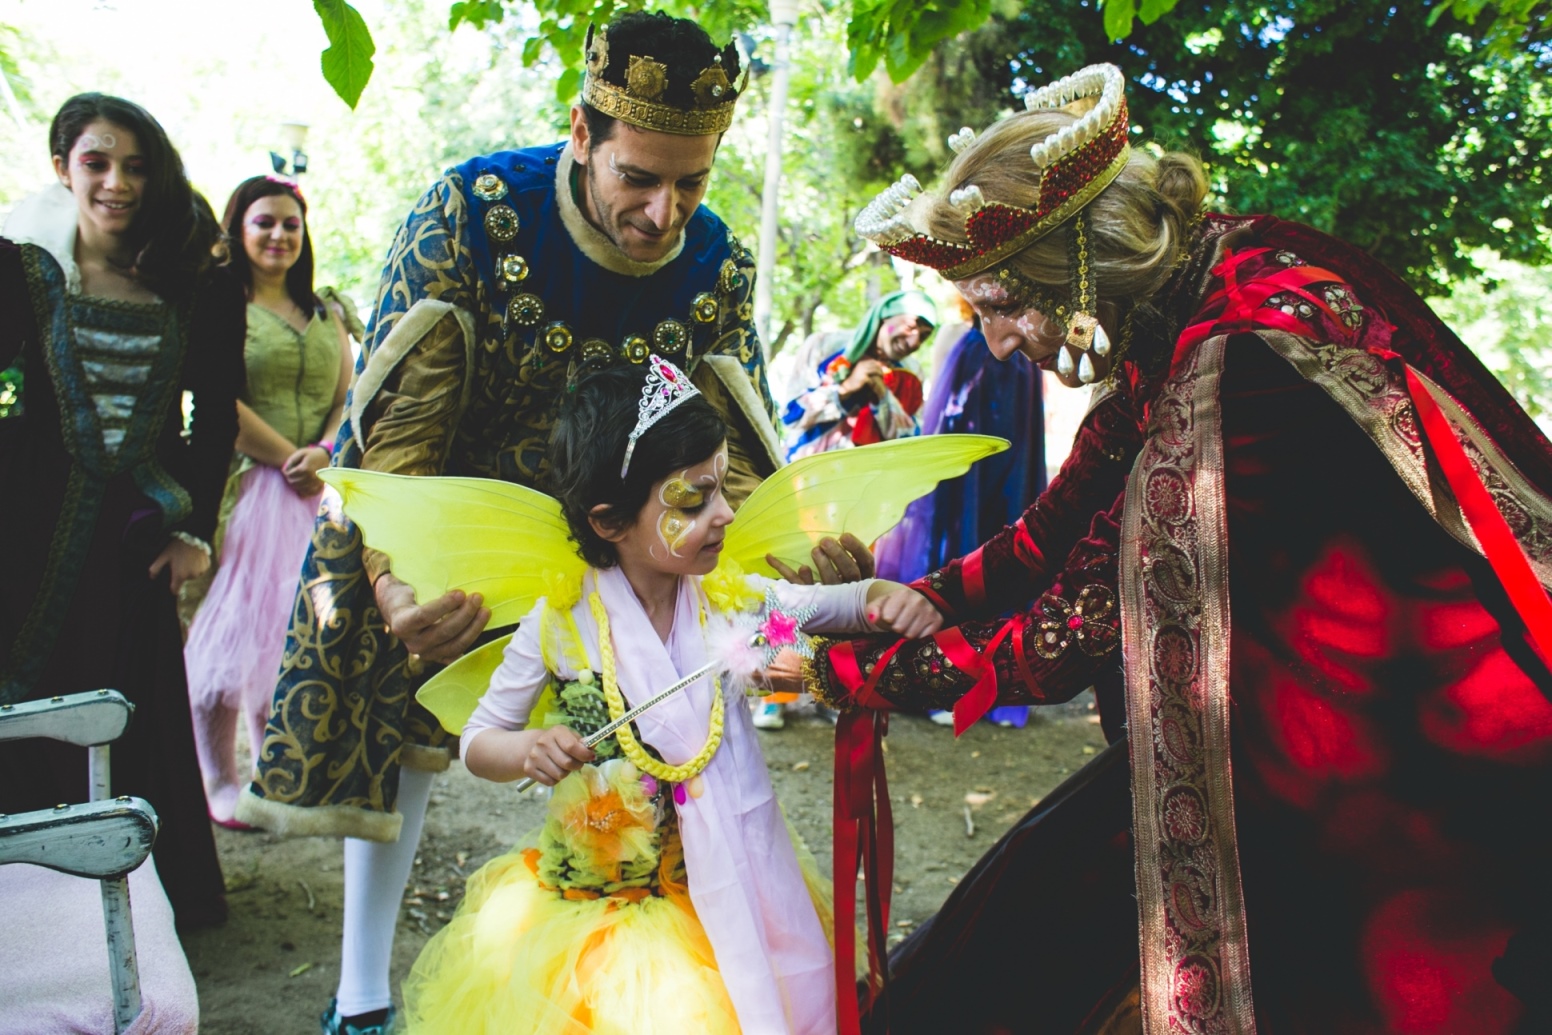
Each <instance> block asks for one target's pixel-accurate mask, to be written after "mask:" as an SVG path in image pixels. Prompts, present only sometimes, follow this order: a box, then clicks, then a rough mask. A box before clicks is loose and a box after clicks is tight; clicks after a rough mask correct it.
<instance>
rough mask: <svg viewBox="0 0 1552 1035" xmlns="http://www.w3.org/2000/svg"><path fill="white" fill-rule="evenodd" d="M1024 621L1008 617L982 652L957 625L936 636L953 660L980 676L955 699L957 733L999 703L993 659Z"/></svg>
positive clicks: (951, 662) (969, 671)
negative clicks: (998, 649)
mask: <svg viewBox="0 0 1552 1035" xmlns="http://www.w3.org/2000/svg"><path fill="white" fill-rule="evenodd" d="M1023 625H1024V623H1023V621H1022V619H1020V618H1017V617H1015V618H1010V619H1008V621H1007V622H1006V623H1005V624H1004V625H1003V627H1002V628H1001V629H998V630H997V634H996V635H995V636H993V637H992V638H991V642H990V643H988V644H987V645H986V649H985V650H984V651H981V652H979V653H977V651H976V649H975V648H974V647H972V646H970V641H969V640H966V639H965V634H964V633H962V632H960V631H959V629H958V627H957V626H956V627H954V628H951V629H945V630H943V631H942V632H940V633H938V634H937V635H936V636H934V637H933V639H934V640H935V641H937V644H938V647H939V649H941V650H942V651H943V656H944V657H945V658H947V659H948V661H949V663H950V664H952V665H953V666H954V667H955V668H957V669H959V670H960V671H962V672H965V673H967V674H969V675H972V676H975V677H976V680H975V685H974V686H972V687H971V688H970V689H969V690H968V691H967V692H966V693H965V695H964V696H963V697H961V698H960V699H959V700H957V701H955V702H954V736H956V737H958V736H960V735H962V734H963V733H964V732H965V730H967V729H969V728H970V727H971V726H974V725H975V724H976V723H977V722H979V721H980V719H981V716H983V715H985V714H986V713H987V712H989V711H991V710H992V708H993V706H995V705H996V703H997V665H996V662H995V661H994V660H993V659H994V658H995V656H996V654H997V648H998V647H1000V646H1002V641H1003V640H1005V639H1007V638H1008V637H1009V636H1010V635H1012V634H1013V633H1014V632H1016V631H1017V630H1019V629H1021V628H1023Z"/></svg>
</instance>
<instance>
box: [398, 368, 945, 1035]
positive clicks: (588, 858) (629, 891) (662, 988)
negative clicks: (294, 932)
mask: <svg viewBox="0 0 1552 1035" xmlns="http://www.w3.org/2000/svg"><path fill="white" fill-rule="evenodd" d="M549 459H550V471H551V474H550V489H551V491H552V492H553V494H554V495H555V496H556V497H557V498H558V499H559V501H560V504H561V509H562V511H563V513H564V515H565V519H566V523H567V525H568V526H569V528H570V531H571V538H572V541H573V542H574V543H575V544H576V548H577V552H578V554H579V555H580V556H581V558H582V559H583V560H584V561H586V562H587V564H588V565H589V568H588V569H587V571H586V573H585V574H584V575H582V576H580V579H579V580H576V579H574V580H572V581H569V582H568V580H567V579H565V578H563V577H560V576H556V577H554V578H553V579H552V585H551V592H550V595H549V597H548V598H547V599H545V600H541V601H539V603H538V604H537V606H536V607H535V608H534V610H533V611H532V612H531V613H530V614H529V615H527V616H526V617H525V618H524V619H523V620H522V623H521V624H520V625H519V626H518V629H517V632H516V633H515V634H514V635H513V637H512V639H511V641H510V642H509V644H508V645H507V647H506V648H505V653H504V655H503V661H502V663H501V666H500V668H499V669H498V670H497V671H496V673H495V676H494V677H493V679H492V680H491V683H490V687H489V689H488V690H487V691H486V692H485V694H484V696H483V697H482V698H481V699H480V702H479V706H478V707H477V708H476V709H475V710H474V713H473V716H472V717H471V718H470V719H469V721H468V723H467V725H465V726H464V729H463V742H462V743H463V758H464V762H465V764H467V765H468V767H469V771H470V772H472V773H474V774H475V775H476V776H479V777H481V778H483V779H487V780H495V781H499V782H506V781H511V780H517V779H521V778H523V777H528V778H531V779H534V780H536V781H538V782H540V783H543V784H546V785H550V786H553V787H554V793H553V796H552V797H551V799H550V805H549V808H548V817H547V819H546V821H545V825H544V827H543V829H542V830H541V831H540V832H539V833H538V834H537V835H536V836H534V837H530V838H528V839H525V840H524V842H522V843H521V844H520V846H519V848H518V849H516V850H514V851H513V852H511V853H509V854H506V855H503V856H500V857H498V858H496V859H495V860H493V861H492V862H490V863H489V864H487V865H486V866H485V867H484V868H483V869H481V870H480V871H479V872H478V873H477V874H475V875H474V876H472V877H471V878H470V885H469V886H470V888H471V893H470V895H468V896H467V897H466V898H465V900H464V902H463V904H462V905H461V906H460V908H459V911H458V914H457V916H455V917H454V918H453V920H452V921H451V923H449V924H448V926H447V927H446V928H445V929H443V930H442V931H441V932H440V933H439V934H438V935H437V936H436V937H435V938H433V939H432V941H431V942H430V943H429V944H428V945H427V946H426V949H425V951H424V952H423V953H422V955H421V958H420V960H419V961H418V962H417V963H416V965H415V969H414V972H413V973H412V975H411V977H410V980H409V982H408V983H407V984H406V986H405V1014H406V1020H407V1022H408V1027H409V1030H410V1031H412V1032H424V1033H433V1032H446V1033H449V1035H451V1033H458V1035H464V1033H469V1032H487V1031H488V1032H496V1031H515V1030H532V1022H533V1020H534V1019H535V1018H540V1017H542V1018H544V1019H545V1021H546V1025H547V1026H553V1028H554V1029H555V1030H557V1031H558V1030H562V1029H563V1030H566V1031H575V1032H578V1033H581V1032H603V1031H619V1030H624V1029H625V1028H627V1027H629V1028H638V1029H641V1030H650V1031H660V1032H707V1033H718V1032H727V1033H733V1032H739V1031H743V1032H789V1033H793V1035H832V1033H833V1032H834V1031H835V1002H836V1000H835V979H834V969H833V958H832V952H831V948H830V944H829V942H828V940H827V934H826V928H827V925H828V918H829V912H830V896H829V891H828V884H827V882H825V881H824V880H823V879H822V878H821V877H819V876H818V874H817V872H815V871H814V868H813V860H812V859H811V858H810V857H809V856H808V854H807V852H806V851H805V850H803V849H802V847H801V846H800V845H795V844H794V843H793V840H792V837H791V836H790V834H789V832H788V829H787V826H786V823H785V821H784V820H783V818H782V815H781V810H780V809H779V808H778V806H777V804H776V800H775V797H774V794H773V792H772V790H771V785H770V779H769V777H768V775H767V773H766V768H765V762H764V760H763V757H762V755H761V752H760V746H759V743H758V741H757V740H756V736H755V733H754V729H753V727H752V725H751V723H750V718H749V714H748V711H747V709H745V708H743V707H742V706H741V702H740V701H739V699H738V693H737V691H736V690H735V689H734V687H733V686H731V685H729V686H728V687H726V696H724V684H723V680H722V679H721V677H713V676H703V677H702V678H701V679H700V680H699V681H697V682H695V683H693V684H691V685H690V686H689V687H688V688H687V689H685V690H683V691H682V692H680V693H679V694H677V695H675V696H673V697H670V698H668V699H667V700H665V701H663V702H662V703H661V704H658V705H656V706H654V707H652V708H651V709H649V710H648V711H646V712H644V713H643V714H642V715H641V716H640V717H639V718H638V719H636V721H635V722H634V724H632V725H628V726H625V727H622V728H621V729H620V730H619V731H618V732H617V733H616V734H615V735H613V736H610V737H607V738H605V739H604V740H602V741H600V742H599V743H598V744H596V745H595V746H594V747H593V748H591V749H590V748H588V747H586V746H584V744H583V742H582V738H583V736H584V735H585V734H587V733H589V732H591V731H592V730H594V729H597V728H598V727H600V726H602V725H604V723H606V722H608V721H609V720H610V719H611V718H618V717H620V716H621V715H623V712H624V709H626V708H627V707H630V706H631V705H635V704H640V703H642V702H643V701H646V700H648V699H649V698H651V697H652V696H653V695H654V693H655V692H656V691H659V690H662V689H663V688H665V687H667V686H670V685H671V684H673V683H675V682H676V681H678V680H679V679H680V678H681V677H682V676H683V675H685V674H687V673H690V672H693V671H696V670H698V669H700V668H701V666H702V665H703V664H704V663H705V662H706V660H707V658H708V656H709V655H708V651H709V650H710V649H711V648H710V647H709V646H708V637H709V636H711V635H712V630H714V629H715V627H716V625H717V623H719V622H720V621H722V617H721V616H723V615H727V614H730V613H733V612H736V611H743V610H747V609H748V608H750V607H751V606H753V605H756V604H758V602H759V601H761V600H763V599H765V597H766V594H767V592H774V593H775V594H776V595H777V596H778V598H779V599H780V601H781V602H782V605H783V607H784V608H785V609H786V610H787V612H788V613H789V614H790V616H791V617H792V619H793V620H794V621H796V622H799V623H800V624H801V625H802V627H804V628H808V629H813V630H821V629H829V630H834V631H859V632H860V631H866V630H892V631H894V632H896V633H897V634H900V635H912V634H924V633H927V632H930V631H932V630H933V629H934V628H935V622H936V612H935V611H934V610H933V609H932V608H931V606H930V605H927V604H926V602H925V601H923V600H922V599H921V597H920V596H919V595H918V594H916V593H913V592H911V591H910V590H908V589H906V588H905V587H904V586H902V585H899V584H898V583H891V582H884V581H881V580H876V579H868V580H864V581H861V582H856V583H850V584H846V585H839V586H824V585H819V586H800V585H793V584H790V583H783V582H777V581H775V580H770V579H763V578H758V577H755V576H748V577H745V576H742V575H738V574H729V573H728V572H727V570H726V569H725V567H724V569H723V570H720V571H719V570H718V559H719V557H720V555H721V552H722V546H723V539H724V536H725V535H726V533H727V529H728V526H729V525H730V524H731V523H732V521H733V511H732V509H731V508H730V507H729V505H728V503H727V500H726V499H725V498H724V495H723V488H724V482H725V479H726V477H727V471H728V463H727V426H726V424H725V423H724V422H723V420H722V418H721V417H719V416H718V415H717V412H716V410H714V409H713V408H712V407H711V405H710V404H709V403H707V402H706V400H705V398H704V397H703V396H701V394H700V393H699V392H698V391H697V390H696V389H695V388H694V386H693V385H691V383H690V380H689V378H688V377H687V376H686V375H685V374H684V373H683V372H682V371H680V370H678V369H677V368H676V367H674V366H673V365H672V364H671V363H668V362H666V361H664V360H662V359H660V358H658V357H657V356H652V357H651V358H650V359H649V360H648V361H647V363H646V365H645V368H644V369H643V368H641V367H630V366H623V367H615V368H610V369H605V370H603V371H600V372H598V373H594V374H590V375H587V376H585V377H584V378H583V379H582V380H581V381H579V382H578V383H577V384H576V386H575V390H574V391H572V392H570V393H569V394H568V397H567V398H566V400H565V401H564V402H563V404H562V407H561V412H560V415H559V417H558V420H557V423H556V426H555V431H554V433H553V436H552V438H551V440H550V455H549ZM848 965H849V961H848Z"/></svg>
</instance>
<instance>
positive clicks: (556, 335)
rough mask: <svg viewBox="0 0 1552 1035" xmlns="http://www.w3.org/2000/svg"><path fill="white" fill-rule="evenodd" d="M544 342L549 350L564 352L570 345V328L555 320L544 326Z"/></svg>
mask: <svg viewBox="0 0 1552 1035" xmlns="http://www.w3.org/2000/svg"><path fill="white" fill-rule="evenodd" d="M544 343H545V344H546V345H548V346H549V347H550V351H551V352H565V351H566V350H567V349H569V348H570V347H571V328H570V327H567V326H566V325H565V324H563V323H561V322H560V321H559V320H556V321H555V322H554V323H552V324H549V325H548V326H547V327H545V328H544Z"/></svg>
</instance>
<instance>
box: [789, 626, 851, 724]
mask: <svg viewBox="0 0 1552 1035" xmlns="http://www.w3.org/2000/svg"><path fill="white" fill-rule="evenodd" d="M834 642H835V641H834V640H827V639H824V638H822V637H819V636H815V637H814V638H813V648H814V653H813V654H812V655H810V656H808V657H805V658H804V659H803V664H802V673H803V689H805V690H807V691H808V692H809V693H810V694H812V695H813V696H814V700H816V701H818V702H819V703H820V704H822V705H824V706H825V707H826V708H829V709H830V710H832V711H837V712H850V711H855V710H856V708H857V704H856V702H855V701H852V700H851V699H850V698H845V697H842V696H840V695H839V694H837V693H835V692H834V691H833V690H832V689H831V688H830V684H829V683H828V682H827V681H826V680H825V675H824V670H823V663H822V662H821V660H820V659H822V658H826V657H828V656H829V653H830V647H831V645H832V644H833V643H834Z"/></svg>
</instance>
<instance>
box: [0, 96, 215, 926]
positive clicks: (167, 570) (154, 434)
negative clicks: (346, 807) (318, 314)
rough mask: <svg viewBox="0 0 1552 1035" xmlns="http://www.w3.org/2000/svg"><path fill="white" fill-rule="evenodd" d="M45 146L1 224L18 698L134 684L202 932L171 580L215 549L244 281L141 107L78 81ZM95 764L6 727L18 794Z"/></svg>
mask: <svg viewBox="0 0 1552 1035" xmlns="http://www.w3.org/2000/svg"><path fill="white" fill-rule="evenodd" d="M49 147H50V153H51V154H52V156H53V163H54V172H55V174H56V176H57V177H58V182H57V183H56V184H54V185H53V186H51V187H48V188H46V189H45V190H43V191H42V192H40V193H38V194H35V195H33V196H31V197H30V198H28V199H26V200H25V201H23V202H22V203H21V204H20V205H18V206H17V208H16V210H15V211H14V212H13V213H12V214H11V217H10V219H9V220H8V221H7V223H6V227H5V236H6V237H8V238H10V240H3V239H0V370H3V371H5V372H6V380H7V381H9V382H10V383H12V384H17V385H19V386H20V388H19V390H18V391H17V393H16V396H15V398H14V399H13V400H12V401H11V402H10V404H9V406H8V407H7V408H6V410H5V411H4V413H3V414H0V484H3V485H5V486H6V502H5V506H4V507H3V508H0V537H3V539H4V541H5V543H6V546H7V558H6V577H5V579H4V580H3V582H0V704H12V703H15V702H18V701H25V700H29V699H32V698H37V697H50V696H53V695H56V694H70V693H78V692H81V691H84V690H96V689H99V688H102V687H111V688H113V689H116V690H119V691H120V692H122V693H123V694H124V696H125V697H127V698H129V700H130V701H132V702H133V703H134V705H135V717H134V721H133V722H132V723H131V724H130V726H129V729H128V730H127V731H126V732H125V734H124V735H123V736H122V737H121V738H120V739H119V740H117V741H116V742H115V743H114V745H113V767H112V793H113V794H115V795H121V794H129V795H138V796H140V797H143V798H145V799H146V800H147V801H149V802H150V803H151V805H152V806H153V807H154V808H155V809H156V812H157V815H158V816H159V817H160V820H161V828H160V832H159V834H158V836H157V839H156V849H155V854H154V859H155V862H156V867H157V869H158V871H160V874H161V878H162V883H163V885H164V886H165V888H166V890H167V897H168V899H169V900H171V902H172V906H173V911H174V914H175V916H176V919H177V923H178V926H179V927H180V928H183V929H185V930H187V929H190V928H195V927H202V926H207V925H210V924H215V923H220V922H221V921H222V920H224V919H225V918H226V895H225V887H224V885H223V882H222V879H221V866H220V863H219V861H218V860H217V858H216V849H215V841H214V839H213V838H212V836H211V830H210V824H209V823H208V822H207V821H206V819H205V801H204V795H203V794H202V793H201V792H200V787H199V770H198V767H197V766H196V764H195V758H194V735H193V732H192V730H191V728H190V717H189V699H188V690H187V685H186V683H185V680H184V669H183V650H182V648H183V637H182V630H181V628H180V626H179V623H178V610H177V598H176V596H175V594H176V593H177V592H178V590H179V588H180V587H181V586H182V585H183V583H184V582H185V581H186V580H188V579H190V578H193V577H196V576H198V575H199V574H201V573H202V572H204V570H205V569H206V568H207V567H208V566H209V564H210V549H211V548H210V545H209V544H210V541H211V539H212V538H213V536H214V534H215V527H216V516H217V512H218V511H219V509H220V503H221V491H222V485H223V483H224V481H225V477H226V466H227V461H228V459H229V458H230V457H231V454H232V440H233V436H235V435H236V433H237V413H236V399H237V393H238V391H239V389H240V388H241V385H242V339H243V299H242V290H241V287H240V286H239V285H238V283H237V282H236V280H235V278H233V277H232V276H231V275H230V272H229V271H228V270H225V269H221V268H213V251H214V248H215V246H216V243H217V241H218V240H219V238H220V227H219V225H218V224H217V223H216V219H215V214H214V213H213V212H211V210H210V205H209V204H208V203H207V202H206V201H205V199H204V198H203V197H201V196H200V195H199V194H198V193H197V192H196V191H195V190H194V189H193V188H192V187H191V186H190V185H189V181H188V177H187V176H186V175H185V173H184V167H183V160H182V159H181V158H180V157H179V155H178V152H177V150H176V149H175V148H174V147H173V146H172V144H171V142H170V141H169V140H168V139H167V134H166V132H165V131H164V130H163V129H162V127H161V125H160V124H159V123H158V122H157V121H156V120H155V119H154V118H152V117H151V115H150V114H149V113H148V112H147V111H146V110H145V109H144V108H141V107H140V106H139V105H137V104H133V103H131V102H129V101H126V100H123V99H121V98H118V97H112V96H108V95H106V94H100V93H86V94H78V95H76V96H74V97H72V98H70V99H69V100H68V101H66V102H65V103H64V105H63V107H61V108H60V109H59V112H58V113H57V114H56V115H55V116H54V120H53V124H52V125H51V126H50V128H49ZM13 241H14V242H15V243H12V242H13ZM181 399H187V400H191V401H192V417H191V418H190V419H189V420H188V422H187V424H186V423H185V420H184V412H185V410H184V408H183V407H180V406H179V401H180V400H181ZM85 763H86V758H85V749H83V748H78V747H71V746H67V745H64V744H58V743H54V742H52V741H43V740H29V741H23V742H19V743H15V744H8V745H6V750H5V751H4V752H3V753H0V812H22V811H26V810H29V809H38V808H49V807H51V806H53V805H55V804H56V803H58V802H70V801H84V800H86V798H87V797H88V789H87V780H86V773H87V767H86V764H85Z"/></svg>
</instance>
